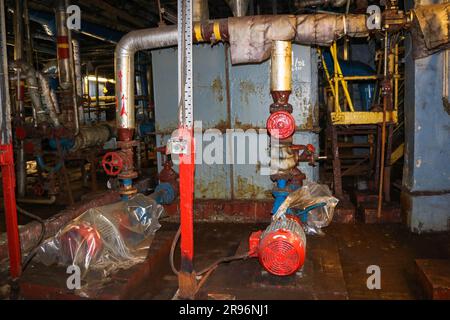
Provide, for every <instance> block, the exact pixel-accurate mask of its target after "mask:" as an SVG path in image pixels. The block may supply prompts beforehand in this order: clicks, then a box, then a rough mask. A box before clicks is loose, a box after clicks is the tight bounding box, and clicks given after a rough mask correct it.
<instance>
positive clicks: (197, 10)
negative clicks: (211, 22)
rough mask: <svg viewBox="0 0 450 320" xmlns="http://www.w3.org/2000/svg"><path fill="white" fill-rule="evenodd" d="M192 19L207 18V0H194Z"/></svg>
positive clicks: (204, 19)
mask: <svg viewBox="0 0 450 320" xmlns="http://www.w3.org/2000/svg"><path fill="white" fill-rule="evenodd" d="M192 15H193V17H192V18H193V21H206V20H208V19H209V7H208V0H194V4H193V12H192Z"/></svg>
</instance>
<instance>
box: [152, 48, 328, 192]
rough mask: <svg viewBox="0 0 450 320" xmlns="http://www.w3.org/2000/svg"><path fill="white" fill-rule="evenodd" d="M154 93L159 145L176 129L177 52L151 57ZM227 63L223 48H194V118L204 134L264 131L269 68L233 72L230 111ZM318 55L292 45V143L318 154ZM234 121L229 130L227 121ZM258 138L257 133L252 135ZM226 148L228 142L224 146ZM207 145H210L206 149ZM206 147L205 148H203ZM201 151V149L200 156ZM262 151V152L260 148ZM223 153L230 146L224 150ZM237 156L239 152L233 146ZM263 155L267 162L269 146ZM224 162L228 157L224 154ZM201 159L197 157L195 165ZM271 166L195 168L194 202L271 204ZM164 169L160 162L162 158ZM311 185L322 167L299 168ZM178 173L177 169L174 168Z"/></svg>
mask: <svg viewBox="0 0 450 320" xmlns="http://www.w3.org/2000/svg"><path fill="white" fill-rule="evenodd" d="M152 59H153V76H154V92H155V116H156V130H157V132H158V135H157V143H158V145H161V144H163V142H165V141H167V139H168V137H169V134H170V132H172V131H173V130H174V129H175V128H176V124H177V101H176V99H177V94H176V93H177V63H176V61H177V59H176V50H175V49H163V50H155V51H153V52H152ZM227 61H228V63H229V61H230V59H228V60H227V59H226V57H225V50H224V47H223V45H221V44H219V45H216V46H214V47H212V48H211V47H210V46H209V45H200V46H196V47H194V110H195V111H194V118H195V119H196V120H200V119H201V120H202V121H203V129H204V130H205V129H209V128H217V129H220V130H221V131H222V132H223V131H224V129H225V128H230V127H231V128H241V129H249V128H263V129H265V124H266V120H267V117H268V116H269V106H270V104H271V103H272V98H271V96H270V83H269V81H270V80H269V72H270V62H269V61H266V62H264V63H262V64H258V65H239V66H231V65H230V64H228V70H229V75H230V83H229V85H230V93H229V94H230V101H229V107H230V109H229V112H230V114H228V111H227V94H226V82H225V79H226V76H225V68H226V63H227ZM315 66H317V63H316V54H315V50H314V49H312V48H310V47H306V46H300V45H293V93H292V95H291V99H290V102H291V104H292V105H293V107H294V117H295V119H296V124H297V132H296V133H295V136H294V142H295V143H298V144H306V143H312V144H314V145H315V146H316V148H317V150H318V147H319V146H318V135H317V134H315V133H313V132H309V131H308V130H312V129H313V128H317V127H318V106H317V101H318V89H317V85H318V84H317V68H316V67H315ZM229 118H230V119H231V124H229V123H228V121H227V119H229ZM249 135H250V136H253V137H254V138H255V137H256V133H250V134H249ZM226 143H227V142H225V144H226ZM206 144H207V143H206ZM203 146H205V143H203ZM199 148H200V145H198V144H197V150H199ZM262 148H263V149H264V147H262ZM223 150H224V152H225V150H226V146H224V148H223ZM234 150H235V152H237V146H236V145H235V146H234ZM260 152H264V154H265V155H266V157H263V158H264V159H268V152H269V149H268V145H266V148H265V150H260ZM247 157H248V155H247ZM224 159H225V154H224ZM198 160H199V155H198V154H197V161H198ZM265 165H267V163H264V161H263V162H258V163H257V164H234V165H230V164H222V165H217V164H213V165H207V164H198V165H196V177H195V197H196V198H198V199H231V198H234V199H272V195H271V191H272V181H271V180H270V177H269V176H268V175H262V174H261V168H262V167H264V166H265ZM158 166H159V169H161V159H160V156H158ZM300 169H301V170H302V171H304V173H305V174H306V176H307V178H308V179H310V180H317V179H318V167H316V168H312V167H310V166H308V165H306V164H301V165H300ZM175 170H177V168H175Z"/></svg>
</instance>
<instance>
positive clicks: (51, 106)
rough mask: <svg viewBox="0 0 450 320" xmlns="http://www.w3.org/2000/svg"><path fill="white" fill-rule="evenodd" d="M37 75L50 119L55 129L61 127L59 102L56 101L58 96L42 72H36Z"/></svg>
mask: <svg viewBox="0 0 450 320" xmlns="http://www.w3.org/2000/svg"><path fill="white" fill-rule="evenodd" d="M36 74H37V77H38V79H39V84H40V86H41V90H42V96H43V97H44V102H45V105H46V106H47V109H48V111H49V115H50V119H51V121H52V123H53V125H54V126H55V127H59V126H60V123H59V119H58V116H57V113H58V110H59V106H58V100H57V99H56V94H55V93H54V92H53V93H52V90H51V88H50V85H49V84H48V79H47V78H46V77H44V75H43V74H42V73H41V72H36Z"/></svg>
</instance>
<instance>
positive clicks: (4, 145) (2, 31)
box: [0, 0, 22, 279]
mask: <svg viewBox="0 0 450 320" xmlns="http://www.w3.org/2000/svg"><path fill="white" fill-rule="evenodd" d="M0 57H1V59H0V104H1V107H0V131H1V136H0V166H1V168H2V180H3V198H4V202H5V218H6V231H7V235H8V250H9V265H10V274H11V277H12V278H13V279H17V278H18V277H19V276H20V274H21V271H22V261H21V252H20V239H19V228H18V224H17V208H16V195H15V175H14V154H13V147H12V134H11V101H10V98H9V83H8V58H7V51H6V26H5V2H4V0H0Z"/></svg>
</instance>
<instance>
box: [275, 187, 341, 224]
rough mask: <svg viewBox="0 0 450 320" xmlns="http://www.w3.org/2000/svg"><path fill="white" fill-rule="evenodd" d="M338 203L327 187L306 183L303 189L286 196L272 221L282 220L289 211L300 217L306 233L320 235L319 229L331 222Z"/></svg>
mask: <svg viewBox="0 0 450 320" xmlns="http://www.w3.org/2000/svg"><path fill="white" fill-rule="evenodd" d="M338 202H339V200H338V199H336V198H335V197H333V195H332V193H331V190H330V188H328V186H326V185H323V184H318V183H316V182H306V183H305V184H304V185H303V187H301V188H299V189H297V190H295V191H293V192H291V193H290V194H289V195H288V196H287V198H286V199H285V200H284V202H283V203H282V204H281V206H280V207H279V208H278V210H277V212H276V213H275V214H274V215H273V217H272V219H273V220H277V219H280V218H283V216H285V215H286V213H287V211H288V209H289V210H290V211H291V212H293V213H294V214H295V213H297V215H300V216H299V218H301V220H302V223H303V226H304V229H305V231H306V232H307V233H321V231H320V229H321V228H324V227H326V226H328V225H329V224H330V223H331V220H333V214H334V209H335V207H336V205H337V204H338ZM299 213H300V214H299ZM302 214H303V216H302Z"/></svg>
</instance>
